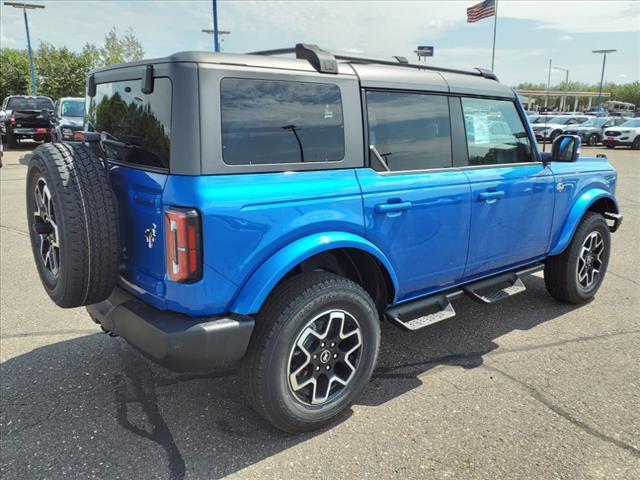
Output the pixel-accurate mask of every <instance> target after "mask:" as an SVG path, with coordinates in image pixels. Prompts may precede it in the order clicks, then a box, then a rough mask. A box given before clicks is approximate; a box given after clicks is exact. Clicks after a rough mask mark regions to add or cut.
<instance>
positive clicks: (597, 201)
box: [549, 188, 620, 255]
mask: <svg viewBox="0 0 640 480" xmlns="http://www.w3.org/2000/svg"><path fill="white" fill-rule="evenodd" d="M587 212H596V213H602V214H604V213H607V212H609V213H616V214H617V213H620V209H619V208H618V202H617V201H616V199H615V197H614V196H613V195H612V194H611V193H610V192H608V191H606V190H604V189H602V188H592V189H589V190H587V191H586V192H584V193H583V194H582V195H580V197H578V199H577V200H576V201H575V203H574V204H573V206H572V207H571V210H570V211H569V215H568V216H567V220H566V221H565V224H564V226H563V227H562V230H561V231H560V235H558V239H557V240H556V242H555V244H554V245H553V246H552V248H551V251H550V252H549V255H559V254H560V253H562V252H563V251H564V249H565V248H567V245H569V243H570V242H571V239H572V238H573V235H574V233H575V231H576V229H577V228H578V225H579V224H580V220H582V217H584V215H585V213H587Z"/></svg>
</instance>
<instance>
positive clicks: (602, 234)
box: [544, 212, 611, 305]
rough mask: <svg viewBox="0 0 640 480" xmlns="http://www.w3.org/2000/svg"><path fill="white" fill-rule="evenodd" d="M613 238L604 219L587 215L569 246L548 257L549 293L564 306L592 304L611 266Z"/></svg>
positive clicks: (545, 277)
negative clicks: (563, 303) (590, 302)
mask: <svg viewBox="0 0 640 480" xmlns="http://www.w3.org/2000/svg"><path fill="white" fill-rule="evenodd" d="M610 252H611V236H610V234H609V226H608V225H607V222H606V220H605V219H604V217H603V216H602V215H600V214H599V213H595V212H587V213H586V214H585V216H584V217H583V218H582V220H581V221H580V224H579V225H578V228H577V229H576V232H575V233H574V235H573V239H572V240H571V243H570V244H569V246H568V247H567V248H566V249H565V250H564V252H562V253H561V254H560V255H555V256H552V257H549V258H548V259H547V261H546V264H545V269H544V281H545V284H546V286H547V290H548V291H549V293H550V294H551V295H552V296H553V297H554V298H556V299H557V300H560V301H562V302H566V303H572V304H574V305H579V304H582V303H586V302H588V301H589V300H591V299H592V298H593V297H594V296H595V294H596V292H597V291H598V289H599V288H600V285H602V281H603V280H604V275H605V273H606V271H607V266H608V265H609V254H610Z"/></svg>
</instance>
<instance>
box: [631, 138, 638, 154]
mask: <svg viewBox="0 0 640 480" xmlns="http://www.w3.org/2000/svg"><path fill="white" fill-rule="evenodd" d="M631 148H632V149H633V150H640V135H638V136H637V137H636V138H635V139H634V140H633V143H632V144H631Z"/></svg>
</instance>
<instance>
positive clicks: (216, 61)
mask: <svg viewBox="0 0 640 480" xmlns="http://www.w3.org/2000/svg"><path fill="white" fill-rule="evenodd" d="M281 55H292V56H293V55H295V58H292V57H290V58H287V57H284V56H281ZM86 102H87V108H86V112H87V117H86V118H85V128H84V131H83V132H76V135H79V136H78V137H76V138H78V139H79V140H80V142H71V143H54V144H50V145H43V146H40V147H38V148H37V149H36V150H35V151H34V153H33V156H32V158H31V160H30V165H29V170H28V177H27V205H28V213H27V215H28V218H29V224H30V225H31V228H30V236H31V242H32V246H33V254H34V259H35V263H36V265H37V268H38V271H39V274H40V278H41V280H42V284H43V285H44V288H45V289H46V291H47V293H48V294H49V296H50V297H51V299H52V300H53V301H54V302H55V303H56V304H58V305H59V306H61V307H66V308H69V307H77V306H81V305H86V306H87V309H88V312H89V314H90V315H91V317H92V318H93V319H94V320H95V321H96V322H97V323H99V324H100V326H101V327H102V328H103V329H104V330H105V331H107V332H109V333H111V334H112V335H120V336H121V337H122V338H124V339H125V340H126V341H127V342H129V343H130V344H131V345H133V346H134V347H135V348H137V349H138V350H139V351H140V352H142V353H143V354H145V355H146V356H147V357H149V358H151V359H152V360H154V361H156V362H158V363H160V364H162V365H165V366H166V367H168V368H171V369H173V370H179V371H184V370H196V369H211V368H214V367H219V366H223V365H230V364H234V363H238V364H239V366H240V377H239V378H240V380H239V383H240V384H241V386H242V388H243V389H244V391H245V392H246V398H247V400H248V401H249V403H250V404H251V405H252V406H253V408H254V409H255V410H256V411H257V412H259V413H260V414H261V415H263V416H264V418H266V419H267V420H268V421H270V422H271V423H272V424H273V425H275V426H276V427H278V428H280V429H283V430H285V431H288V432H294V433H295V432H302V431H307V430H312V429H316V428H318V427H320V426H322V425H324V424H326V423H327V422H329V421H330V420H332V419H333V418H334V417H335V416H336V415H338V414H339V413H340V412H341V411H343V410H344V409H346V408H347V407H348V406H349V405H350V404H351V403H352V402H353V401H354V400H355V399H357V398H358V396H359V395H360V394H361V392H362V391H363V389H364V387H365V386H366V384H367V382H368V380H369V378H370V376H371V374H372V372H373V369H374V367H375V364H376V358H377V355H378V349H379V346H380V335H381V333H380V322H381V321H389V322H391V323H393V324H394V325H397V326H398V327H400V328H403V329H405V330H407V331H415V330H418V329H422V328H428V327H429V326H430V325H432V324H434V323H436V322H440V321H443V320H446V319H447V318H450V317H453V316H454V315H455V309H454V304H455V302H456V299H458V298H460V297H462V296H468V297H471V298H472V299H474V300H476V301H477V302H479V303H481V304H484V305H486V304H493V303H495V302H498V301H502V300H505V299H508V298H509V297H512V296H514V295H516V294H520V293H522V292H523V291H524V290H525V284H524V283H523V281H522V278H523V277H524V276H525V275H527V274H530V273H533V272H537V271H544V278H545V283H546V286H547V289H548V291H549V293H550V294H551V295H552V296H553V297H555V298H556V299H558V300H559V301H562V302H568V303H572V304H582V303H585V302H588V301H589V300H591V299H592V298H593V297H594V295H595V294H596V292H597V291H598V289H599V287H600V286H601V284H602V282H603V279H604V276H605V272H606V270H607V264H608V262H609V256H610V251H611V240H610V233H611V232H614V231H615V230H616V229H617V228H618V226H619V225H620V222H621V220H622V216H621V215H620V212H619V209H618V204H617V202H616V198H615V187H616V172H615V170H614V169H613V168H612V167H611V165H610V164H609V162H608V161H607V159H606V157H604V156H598V157H584V156H581V155H580V139H579V137H576V136H563V135H560V136H559V137H558V138H556V139H555V142H554V144H553V146H552V149H551V150H552V152H551V153H547V154H541V153H540V152H539V151H538V148H537V145H536V141H535V137H534V136H533V132H532V131H531V128H530V126H529V124H528V122H527V121H526V117H525V113H524V111H523V109H522V106H521V104H520V102H519V100H518V97H517V95H516V94H515V93H514V91H513V90H512V89H511V88H509V87H507V86H504V85H502V84H500V83H499V82H498V80H497V78H496V77H495V75H493V74H492V73H489V72H487V71H484V70H480V69H468V70H457V69H449V68H437V67H433V66H427V65H423V64H411V63H408V62H407V60H406V59H404V58H402V57H393V58H377V57H367V56H353V55H349V54H339V53H332V52H329V51H326V50H322V49H320V48H318V47H316V46H313V45H305V44H298V45H297V46H296V47H295V48H293V49H283V50H276V51H268V52H258V53H254V54H247V55H231V54H213V53H199V52H184V53H177V54H175V55H172V56H170V57H167V58H160V59H155V60H147V61H141V62H135V63H128V64H125V65H119V66H110V67H105V68H100V69H96V70H93V71H92V72H91V73H90V75H89V77H88V81H87V96H86Z"/></svg>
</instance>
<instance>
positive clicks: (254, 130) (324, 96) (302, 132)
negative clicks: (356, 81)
mask: <svg viewBox="0 0 640 480" xmlns="http://www.w3.org/2000/svg"><path fill="white" fill-rule="evenodd" d="M220 97H221V111H222V157H223V160H224V162H225V163H226V164H228V165H264V164H277V163H298V162H330V161H340V160H342V159H343V157H344V125H343V120H342V101H341V97H340V89H339V88H338V86H337V85H328V84H321V83H307V82H289V81H271V80H250V79H241V78H225V79H223V80H222V82H221V84H220Z"/></svg>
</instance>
